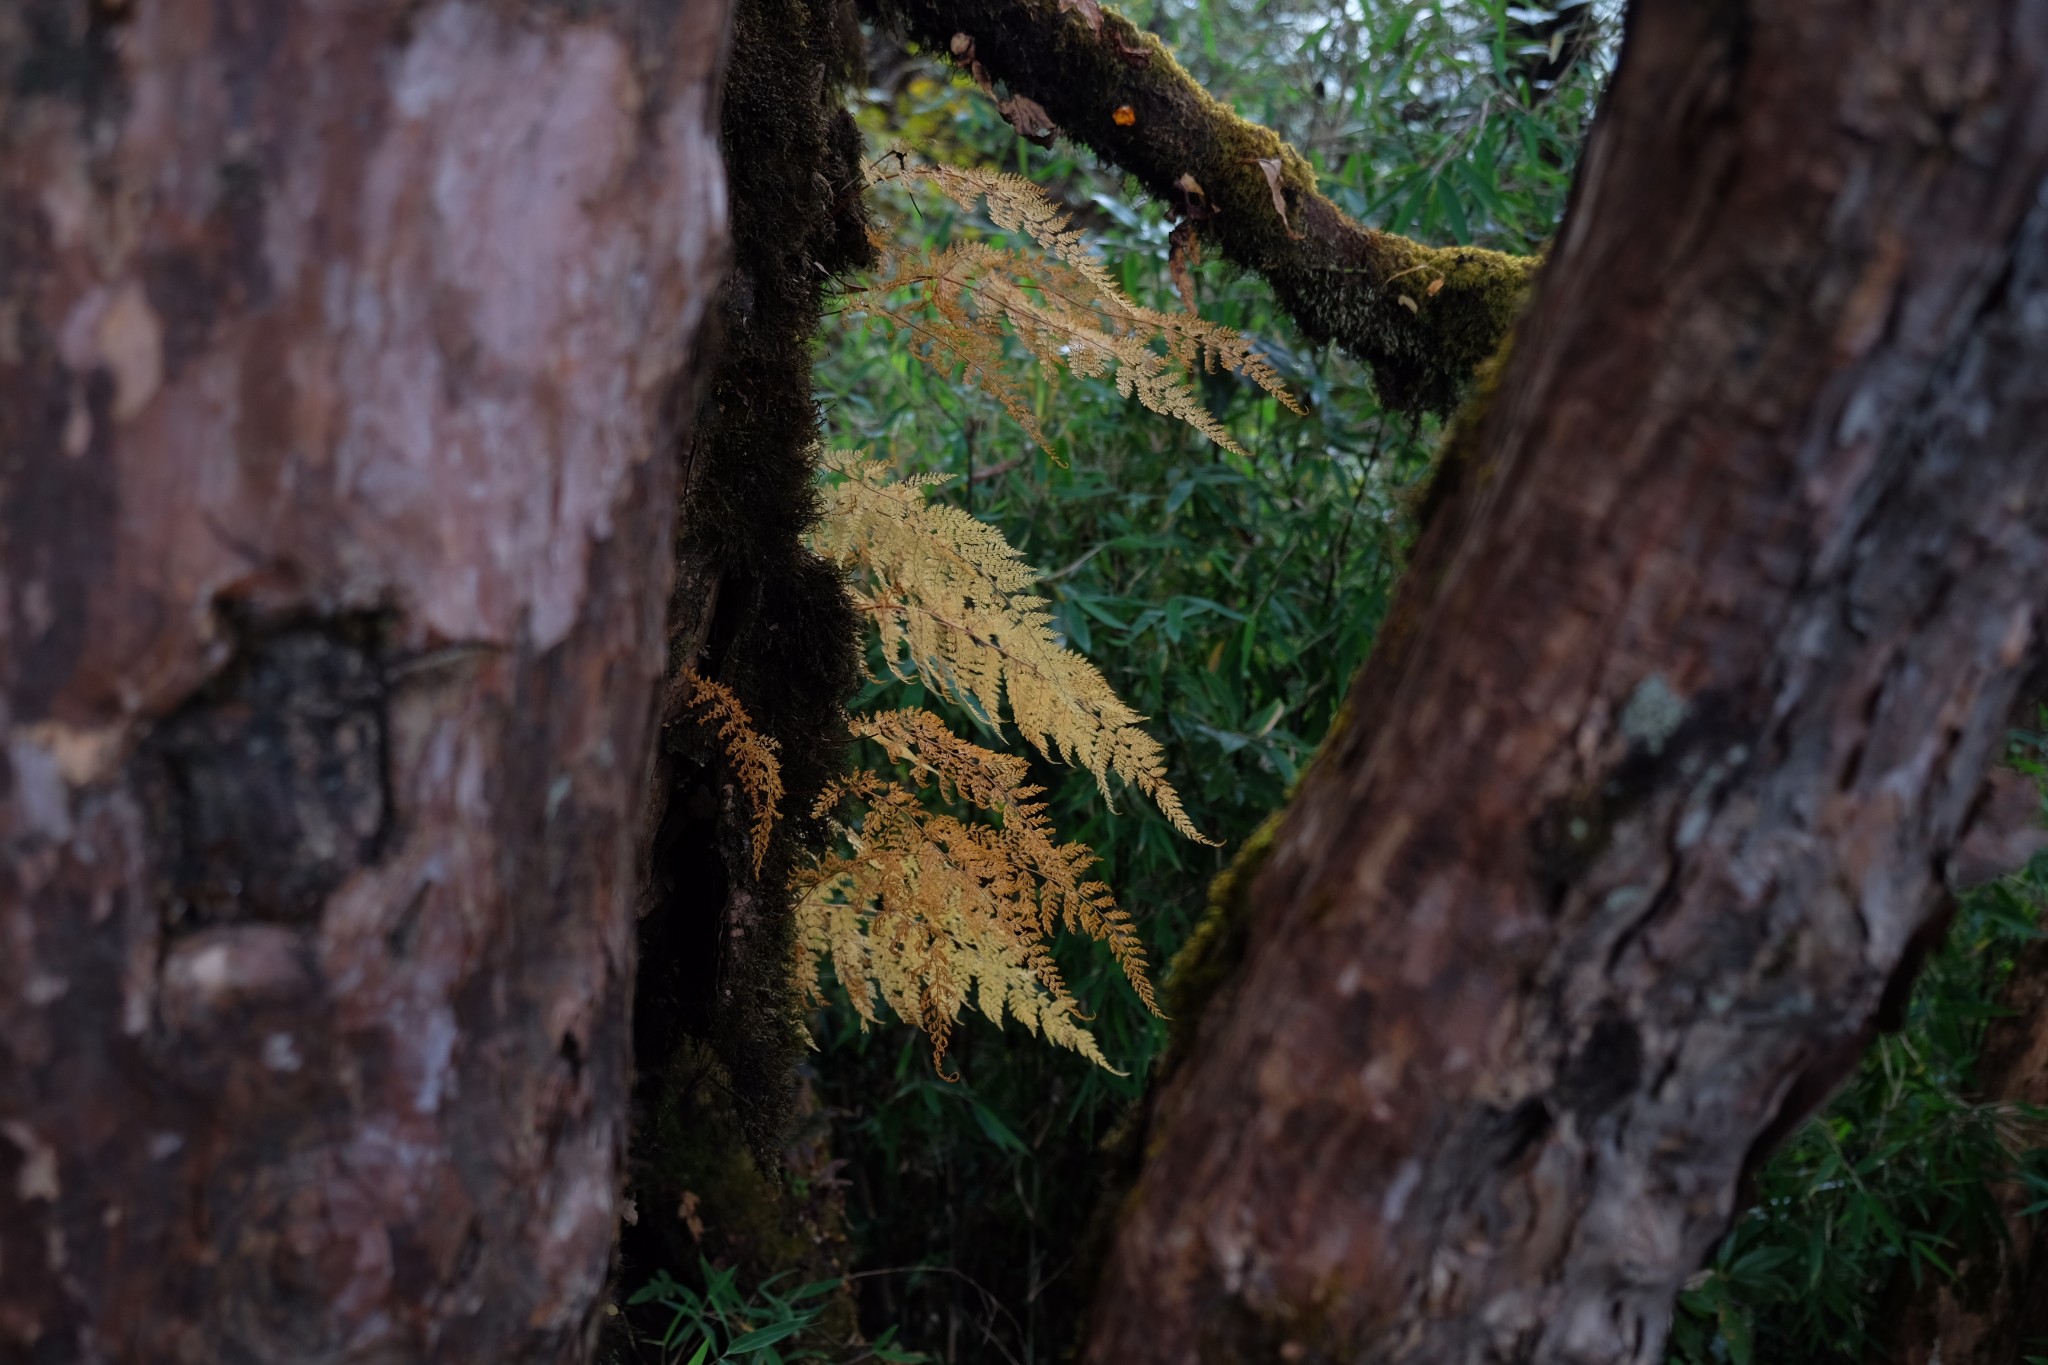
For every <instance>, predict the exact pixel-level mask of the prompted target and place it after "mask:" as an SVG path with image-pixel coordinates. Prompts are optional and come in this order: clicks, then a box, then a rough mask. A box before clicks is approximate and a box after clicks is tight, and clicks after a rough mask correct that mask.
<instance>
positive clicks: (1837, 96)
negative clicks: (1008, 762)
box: [1086, 0, 2048, 1365]
mask: <svg viewBox="0 0 2048 1365" xmlns="http://www.w3.org/2000/svg"><path fill="white" fill-rule="evenodd" d="M2044 177H2048V3H2042V0H1997V2H1996V3H1994V2H1992V0H1940V2H1939V3H1936V2H1935V0H1880V2H1879V3H1874V4H1864V3H1850V0H1817V2H1815V3H1805V4H1788V3H1780V2H1778V0H1749V3H1734V2H1733V0H1729V2H1727V3H1714V4H1702V3H1689V2H1687V0H1638V3H1637V5H1636V6H1635V8H1634V10H1633V12H1632V15H1631V19H1630V27H1629V32H1628V35H1627V38H1626V47H1625V52H1624V55H1623V59H1622V63H1621V67H1620V70H1619V73H1618V75H1617V79H1616V85H1615V88H1614V90H1613V93H1612V98H1611V100H1610V102H1609V107H1608V109H1607V111H1606V112H1605V113H1604V114H1603V115H1602V117H1601V119H1600V122H1599V124H1598V125H1597V127H1596V131H1595V133H1594V137H1593V143H1592V146H1591V147H1590V149H1589V152H1588V157H1587V160H1586V163H1585V167H1584V170H1583V172H1582V174H1581V177H1580V183H1579V187H1578V191H1577V194H1576V198H1575V202H1574V205H1573V207H1572V209H1571V212H1570V214H1569V216H1568V218H1567V221H1566V224H1565V227H1564V230H1563V232H1562V233H1561V235H1560V240H1559V245H1558V247H1557V250H1556V252H1555V255H1554V257H1553V259H1552V262H1551V264H1550V265H1549V266H1548V267H1547V269H1546V272H1545V275H1544V277H1543V279H1542V280H1541V282H1540V283H1539V285H1538V297H1537V299H1536V300H1535V302H1534V303H1533V305H1532V312H1531V313H1530V314H1529V316H1527V317H1526V318H1525V319H1524V320H1523V322H1522V323H1521V325H1520V326H1519V328H1518V330H1517V334H1516V337H1515V339H1514V341H1513V343H1512V347H1513V351H1512V356H1511V358H1510V360H1509V361H1508V362H1507V364H1506V365H1505V368H1504V369H1503V370H1502V372H1501V373H1500V375H1499V377H1498V379H1497V381H1496V382H1495V383H1494V385H1493V386H1492V391H1491V393H1490V395H1489V396H1488V397H1487V398H1486V400H1485V403H1484V407H1483V409H1480V410H1479V415H1477V416H1472V417H1468V418H1467V419H1466V420H1465V421H1463V422H1462V423H1461V425H1460V427H1459V428H1458V430H1457V431H1456V432H1455V433H1454V435H1453V438H1452V443H1451V451H1450V454H1449V463H1448V465H1447V468H1446V474H1445V478H1446V479H1447V480H1450V481H1451V482H1450V483H1448V484H1447V485H1446V487H1447V489H1448V492H1447V493H1446V495H1445V497H1444V498H1443V500H1442V501H1441V502H1440V504H1439V510H1438V511H1437V512H1436V513H1435V515H1434V516H1433V518H1432V520H1431V522H1430V524H1429V526H1428V529H1427V531H1426V533H1425V535H1424V538H1423V540H1422V542H1421V543H1420V545H1419V546H1418V548H1417V552H1416V557H1415V562H1414V564H1413V567H1412V568H1411V569H1410V571H1409V574H1408V576H1407V579H1406V582H1405V585H1404V588H1403V590H1402V594H1401V597H1400V599H1399V601H1398V603H1397V605H1396V608H1395V612H1394V614H1393V616H1392V618H1391V619H1390V622H1389V625H1388V627H1387V629H1386V631H1385V632H1384V634H1383V636H1382V641H1381V645H1380V648H1379V650H1378V652H1377V653H1376V654H1375V656H1374V658H1373V660H1372V662H1371V663H1370V664H1369V666H1368V667H1367V669H1366V670H1365V672H1364V673H1363V675H1362V676H1361V678H1360V681H1359V683H1358V685H1357V688H1356V690H1355V692H1354V694H1353V697H1352V699H1351V704H1350V710H1349V722H1348V726H1347V727H1346V728H1345V729H1344V730H1343V731H1342V732H1341V733H1340V734H1339V735H1337V736H1335V737H1333V739H1332V741H1331V742H1330V744H1329V745H1328V746H1327V747H1326V751H1325V753H1324V754H1323V756H1322V757H1321V759H1320V760H1319V761H1318V763H1317V764H1316V765H1315V767H1314V768H1313V770H1312V771H1311V772H1310V774H1309V775H1308V776H1307V778H1306V779H1305V781H1304V783H1303V785H1302V788H1301V791H1300V793H1299V794H1298V796H1297V798H1296V799H1295V801H1294V803H1293V805H1292V806H1291V808H1290V809H1289V811H1288V813H1287V815H1286V818H1285V820H1284V821H1283V822H1282V823H1281V825H1280V826H1279V828H1278V830H1277V832H1276V834H1275V835H1274V836H1273V837H1272V838H1271V840H1270V841H1269V842H1268V843H1266V844H1265V846H1264V847H1265V853H1264V856H1263V860H1262V861H1259V860H1258V859H1256V858H1255V859H1254V860H1253V861H1252V862H1250V863H1249V864H1246V865H1243V866H1241V868H1240V872H1239V876H1238V877H1237V884H1238V885H1240V886H1248V887H1249V891H1248V893H1247V897H1248V899H1247V902H1246V904H1244V905H1243V906H1242V907H1240V908H1241V911H1242V912H1243V913H1246V914H1248V917H1249V918H1248V924H1247V928H1246V946H1245V949H1244V953H1243V958H1242V962H1241V965H1239V966H1238V967H1237V969H1236V971H1235V972H1234V974H1233V975H1232V976H1231V977H1229V978H1228V979H1227V981H1226V983H1225V985H1224V986H1223V987H1222V989H1221V990H1220V992H1219V993H1218V994H1217V995H1216V997H1215V998H1214V999H1213V1001H1212V1002H1211V1005H1210V1007H1209V1009H1208V1011H1207V1013H1206V1015H1205V1016H1204V1018H1203V1021H1202V1024H1201V1026H1200V1028H1199V1031H1198V1032H1197V1034H1196V1036H1195V1039H1194V1042H1193V1044H1192V1047H1191V1049H1190V1052H1189V1056H1188V1058H1187V1060H1185V1061H1184V1062H1183V1063H1182V1064H1180V1065H1179V1067H1178V1068H1177V1070H1176V1071H1175V1072H1174V1073H1173V1074H1172V1076H1171V1077H1170V1079H1168V1080H1167V1081H1166V1083H1165V1085H1164V1087H1163V1089H1162V1090H1161V1092H1160V1097H1159V1099H1158V1102H1157V1106H1156V1109H1155V1111H1154V1116H1153V1122H1152V1129H1151V1132H1150V1135H1149V1138H1148V1142H1147V1145H1146V1150H1147V1152H1148V1159H1147V1163H1146V1165H1145V1167H1144V1170H1143V1173H1142V1175H1141V1177H1140V1179H1139V1182H1138V1184H1137V1186H1136V1187H1135V1189H1134V1190H1133V1192H1132V1193H1131V1195H1130V1196H1129V1198H1128V1199H1127V1200H1126V1202H1125V1205H1124V1212H1123V1216H1122V1221H1121V1224H1120V1227H1119V1229H1118V1233H1117V1236H1116V1240H1115V1244H1114V1247H1113V1250H1112V1252H1111V1257H1110V1262H1109V1266H1108V1269H1107V1272H1106V1278H1105V1281H1104V1286H1103V1290H1102V1293H1101V1297H1100V1300H1099V1303H1098V1308H1097V1314H1096V1318H1095V1322H1094V1325H1093V1329H1092V1337H1091V1342H1090V1345H1089V1348H1088V1350H1087V1353H1086V1358H1087V1359H1088V1360H1090V1361H1093V1362H1098V1365H1110V1363H1111V1362H1114V1365H1145V1363H1146V1362H1175V1365H1179V1362H1186V1361H1193V1360H1204V1361H1208V1360H1237V1359H1246V1360H1253V1359H1256V1360H1270V1359H1276V1358H1277V1359H1282V1360H1289V1361H1296V1360H1306V1361H1315V1360H1347V1361H1348V1360H1374V1361H1418V1362H1419V1361H1429V1362H1477V1361H1510V1360H1513V1361H1545V1362H1556V1361H1568V1362H1575V1363H1576V1362H1585V1363H1586V1365H1591V1363H1593V1362H1603V1363H1604V1362H1623V1361H1627V1362H1649V1361H1655V1360H1658V1359H1659V1358H1660V1356H1661V1351H1662V1344H1663V1340H1664V1336H1665V1331H1666V1324H1667V1320H1668V1315H1669V1312H1670V1306H1671V1302H1672V1298H1673V1296H1674V1294H1675V1292H1676V1290H1677V1288H1678V1286H1679V1284H1680V1283H1681V1282H1682V1281H1683V1280H1684V1278H1685V1277H1686V1275H1687V1273H1688V1272H1689V1271H1691V1270H1692V1269H1693V1268H1694V1267H1695V1266H1696V1265H1697V1264H1698V1263H1699V1261H1700V1259H1701V1258H1702V1256H1703V1254H1704V1253H1705V1252H1706V1251H1707V1249H1708V1248H1709V1247H1710V1245H1711V1243H1712V1242H1713V1240H1714V1239H1715V1237H1716V1236H1717V1234H1719V1233H1720V1231H1721V1230H1722V1229H1723V1228H1724V1227H1725V1226H1726V1224H1727V1222H1728V1219H1729V1217H1730V1215H1731V1213H1732V1212H1733V1210H1734V1208H1735V1203H1736V1198H1737V1194H1736V1191H1737V1187H1738V1184H1739V1180H1740V1177H1741V1174H1742V1172H1743V1170H1744V1167H1745V1164H1746V1163H1747V1162H1749V1161H1751V1160H1753V1159H1755V1157H1756V1156H1757V1155H1759V1154H1760V1153H1761V1152H1762V1151H1763V1150H1764V1149H1765V1148H1766V1147H1768V1145H1769V1144H1770V1142H1771V1141H1773V1140H1774V1138H1775V1136H1776V1135H1777V1134H1778V1133H1780V1132H1782V1131H1783V1130H1784V1129H1785V1128H1786V1127H1787V1126H1788V1125H1790V1124H1791V1123H1793V1122H1795V1121H1796V1120H1797V1119H1798V1118H1799V1117H1800V1116H1801V1115H1802V1114H1804V1113H1805V1112H1807V1111H1808V1109H1809V1108H1810V1107H1811V1106H1812V1105H1813V1104H1814V1103H1815V1102H1817V1100H1818V1099H1819V1098H1820V1097H1822V1096H1823V1095H1824V1094H1825V1093H1826V1092H1827V1091H1828V1090H1829V1089H1830V1088H1831V1087H1832V1086H1833V1085H1834V1084H1835V1083H1836V1082H1837V1080H1838V1079H1839V1078H1840V1077H1841V1076H1842V1075H1843V1074H1844V1073H1845V1071H1846V1069H1847V1068H1848V1067H1849V1066H1850V1065H1851V1064H1852V1063H1853V1061H1854V1059H1855V1057H1856V1055H1857V1054H1858V1052H1859V1051H1860V1050H1861V1048H1862V1046H1863V1043H1864V1042H1865V1040H1866V1039H1867V1037H1868V1035H1869V1032H1870V1030H1871V1029H1872V1027H1873V1023H1874V1021H1875V1020H1876V1018H1877V1017H1878V1016H1879V1014H1880V1011H1881V1006H1882V1005H1883V1004H1884V1002H1885V1000H1886V997H1887V995H1888V993H1896V992H1897V991H1899V990H1900V989H1902V988H1903V986H1904V984H1905V977H1906V976H1907V975H1908V973H1907V972H1905V971H1902V970H1901V963H1902V961H1904V960H1906V959H1907V958H1908V957H1909V955H1910V954H1909V948H1910V947H1911V946H1912V945H1913V944H1914V943H1915V940H1916V939H1923V940H1924V937H1925V936H1926V935H1928V934H1930V933H1932V932H1938V929H1937V928H1936V927H1935V926H1937V924H1938V918H1939V915H1938V912H1939V909H1940V907H1941V905H1942V903H1943V901H1944V898H1945V894H1946V891H1945V885H1944V880H1945V863H1946V861H1947V859H1948V858H1949V857H1950V856H1951V854H1952V852H1953V851H1954V850H1955V848H1956V846H1957V845H1958V843H1959V841H1960V840H1961V838H1962V836H1963V834H1964V833H1965V832H1966V830H1967V829H1968V828H1969V826H1970V825H1971V822H1972V820H1973V818H1974V817H1975V813H1976V811H1977V809H1978V806H1979V797H1980V794H1981V792H1982V791H1983V783H1984V775H1985V771H1986V767H1987V765H1988V763H1989V762H1990V760H1991V759H1993V758H1994V757H1995V756H1996V755H1997V753H1998V752H1999V750H2000V747H2001V744H2002V741H2003V737H2004V719H2005V717H2006V715H2007V714H2008V711H2009V709H2010V707H2011V704H2012V701H2013V696H2014V692H2015V690H2016V688H2017V686H2018V683H2019V676H2020V671H2021V669H2022V667H2023V665H2025V664H2026V663H2027V662H2028V660H2029V659H2030V658H2031V657H2033V656H2035V655H2037V654H2038V652H2039V648H2040V634H2041V630H2040V624H2041V623H2040V618H2039V613H2040V610H2041V603H2042V602H2043V601H2044V600H2048V596H2044V594H2048V460H2043V459H2042V458H2041V453H2040V444H2039V443H2040V440H2041V435H2040V433H2041V432H2042V431H2043V430H2044V429H2048V197H2044V193H2043V191H2044ZM1212 937H1213V939H1214V941H1217V942H1227V941H1228V940H1229V937H1230V936H1229V934H1228V933H1217V934H1215V935H1213V936H1212Z"/></svg>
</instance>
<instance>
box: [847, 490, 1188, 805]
mask: <svg viewBox="0 0 2048 1365" xmlns="http://www.w3.org/2000/svg"><path fill="white" fill-rule="evenodd" d="M825 464H826V467H827V468H828V469H830V470H832V471H833V472H835V473H838V474H842V475H844V476H845V478H844V481H843V482H840V483H837V484H834V485H832V486H831V487H829V488H827V489H826V490H825V515H824V517H823V519H822V520H821V521H820V523H819V526H818V529H817V530H816V531H815V532H814V533H813V544H814V546H815V547H816V549H817V550H818V552H819V553H820V554H821V555H823V556H825V557H826V558H827V559H830V560H833V561H834V562H836V563H839V564H842V565H847V566H850V567H855V568H858V569H860V570H862V571H863V575H862V581H859V582H857V583H856V584H855V585H854V587H853V588H852V593H853V597H854V601H855V604H856V605H857V606H859V607H860V609H861V610H862V611H864V612H866V613H868V615H869V616H871V617H872V618H873V619H874V622H875V625H876V627H877V629H878V630H879V632H880V634H881V639H882V655H883V658H884V659H886V660H887V662H888V666H889V668H890V670H891V671H892V672H893V673H895V674H896V676H898V677H901V678H906V679H907V678H909V677H911V676H916V677H918V678H920V679H922V680H923V682H924V684H925V685H926V686H927V687H929V688H931V689H932V690H933V691H935V692H937V693H939V694H940V695H941V696H944V697H946V698H948V699H949V700H952V701H956V702H959V703H961V704H963V705H966V706H969V707H972V708H973V709H975V710H977V711H979V712H980V714H981V715H982V716H983V717H985V718H986V719H987V720H988V721H989V722H990V723H991V724H993V725H997V726H1000V725H1002V724H1003V723H1004V722H1005V720H1006V719H1007V720H1009V721H1010V722H1012V723H1014V724H1015V725H1016V727H1017V730H1018V733H1020V734H1021V735H1023V737H1024V739H1025V740H1026V741H1027V742H1028V743H1030V744H1031V746H1032V747H1033V748H1035V749H1037V750H1038V751H1039V752H1040V753H1042V754H1044V755H1045V756H1046V757H1048V758H1052V759H1059V760H1064V761H1066V762H1069V763H1073V764H1075V765H1076V766H1079V767H1083V768H1086V769H1087V770H1088V771H1089V772H1090V773H1091V774H1093V775H1094V778H1095V781H1096V785H1097V786H1098V787H1099V788H1100V789H1101V791H1102V795H1103V799H1104V800H1105V801H1108V800H1110V799H1111V798H1110V790H1109V778H1110V775H1111V774H1112V773H1114V774H1115V775H1116V776H1117V777H1119V778H1121V779H1122V780H1123V781H1125V782H1127V783H1129V784H1130V785H1132V786H1134V787H1136V788H1137V789H1138V790H1139V791H1140V792H1142V793H1144V794H1145V795H1146V796H1147V797H1149V798H1150V799H1151V800H1152V802H1153V803H1154V804H1155V805H1157V806H1158V808H1159V810H1160V812H1161V813H1162V814H1163V815H1165V816H1166V818H1167V820H1168V821H1169V822H1170V823H1171V824H1172V825H1173V827H1174V829H1176V830H1178V831H1179V832H1180V833H1181V834H1183V835H1185V836H1187V837H1188V838H1190V839H1194V840H1197V841H1198V842H1205V843H1206V842H1208V841H1207V840H1206V839H1204V838H1203V836H1202V833H1201V831H1199V830H1197V829H1196V828H1195V825H1194V822H1193V821H1192V820H1190V819H1189V818H1188V814H1187V811H1186V810H1185V809H1184V808H1183V807H1182V805H1181V800H1180V795H1179V793H1178V792H1176V791H1175V790H1174V789H1173V784H1172V783H1170V782H1168V781H1167V780H1166V757H1165V753H1164V751H1162V750H1161V749H1160V747H1159V743H1158V741H1157V740H1155V739H1153V738H1152V737H1151V736H1150V735H1148V734H1146V733H1145V732H1144V730H1143V729H1141V728H1140V726H1139V722H1141V721H1142V720H1143V719H1144V717H1142V716H1140V715H1139V714H1138V713H1137V712H1135V711H1133V710H1131V708H1130V707H1128V706H1126V705H1124V703H1123V701H1122V700H1121V699H1120V698H1119V697H1118V696H1117V695H1116V693H1115V692H1114V691H1112V690H1111V688H1110V686H1109V683H1108V682H1107V680H1105V679H1104V678H1103V676H1102V674H1101V673H1100V672H1099V671H1097V669H1096V667H1095V665H1093V664H1091V663H1089V662H1088V660H1086V659H1085V658H1083V657H1082V656H1081V655H1079V654H1077V653H1075V652H1074V651H1073V650H1070V649H1067V648H1065V647H1063V646H1062V645H1061V644H1060V642H1059V639H1058V637H1057V636H1056V635H1054V633H1053V630H1052V618H1051V617H1050V616H1048V615H1047V614H1046V612H1045V609H1044V608H1045V599H1044V598H1041V597H1037V596H1035V595H1033V593H1032V591H1031V589H1032V587H1033V586H1034V585H1035V584H1036V582H1037V580H1038V575H1037V572H1036V571H1035V570H1033V569H1032V568H1031V566H1030V565H1028V564H1026V563H1025V562H1024V561H1023V559H1022V557H1021V556H1019V555H1018V553H1017V551H1016V550H1015V549H1014V548H1012V547H1011V545H1010V544H1009V542H1008V541H1006V540H1004V539H1003V536H1002V533H1001V532H1000V531H998V530H996V528H995V527H993V526H990V525H988V524H987V523H985V522H981V521H977V520H975V519H974V518H973V517H971V516H969V515H968V514H967V513H966V512H963V511H961V510H960V509H959V508H957V507H948V506H945V505H943V504H933V503H928V502H926V501H925V491H926V490H927V489H929V488H931V487H933V486H935V485H937V484H940V483H943V482H945V479H944V477H943V476H923V477H918V478H912V479H906V480H901V481H898V480H895V479H893V478H891V477H890V474H889V472H888V469H887V467H886V466H885V465H882V464H880V463H877V462H874V461H869V460H865V459H862V458H861V457H860V456H858V455H849V454H844V453H840V452H833V453H831V454H828V455H827V456H826V457H825ZM1112 808H1113V807H1112Z"/></svg>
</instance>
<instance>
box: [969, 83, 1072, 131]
mask: <svg viewBox="0 0 2048 1365" xmlns="http://www.w3.org/2000/svg"><path fill="white" fill-rule="evenodd" d="M974 65H975V67H976V69H977V70H979V69H980V66H981V63H980V62H976V63H975V64H974ZM996 112H997V113H999V114H1001V115H1002V116H1003V118H1004V119H1005V120H1006V121H1007V122H1008V123H1009V125H1010V126H1011V127H1012V128H1015V129H1016V130H1017V132H1018V134H1019V135H1020V136H1022V137H1024V138H1025V139H1026V140H1028V141H1031V142H1035V143H1037V144H1038V145H1039V146H1041V147H1050V146H1052V140H1053V135H1054V134H1056V133H1058V132H1059V129H1058V128H1057V127H1056V126H1054V124H1053V121H1052V116H1051V115H1050V114H1048V113H1046V112H1045V106H1044V105H1042V104H1040V103H1039V102H1038V101H1037V100H1035V99H1032V98H1031V97H1030V96H1029V95H1012V96H1010V97H1009V98H1008V99H1006V100H997V101H996Z"/></svg>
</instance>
